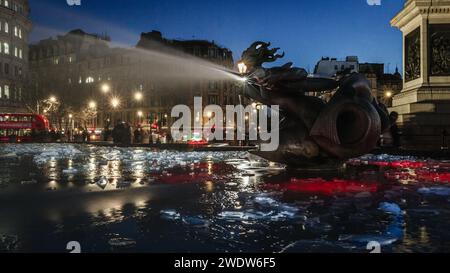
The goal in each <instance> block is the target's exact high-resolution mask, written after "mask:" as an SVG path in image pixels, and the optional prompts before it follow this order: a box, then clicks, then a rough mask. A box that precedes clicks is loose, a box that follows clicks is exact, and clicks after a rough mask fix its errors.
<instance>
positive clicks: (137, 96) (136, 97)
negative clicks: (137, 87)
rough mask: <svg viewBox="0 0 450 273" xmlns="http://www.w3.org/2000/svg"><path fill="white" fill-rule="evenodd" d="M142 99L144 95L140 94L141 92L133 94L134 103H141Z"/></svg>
mask: <svg viewBox="0 0 450 273" xmlns="http://www.w3.org/2000/svg"><path fill="white" fill-rule="evenodd" d="M143 98H144V95H143V94H142V92H136V93H134V99H135V100H136V101H141V100H142V99H143Z"/></svg>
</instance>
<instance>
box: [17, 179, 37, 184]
mask: <svg viewBox="0 0 450 273" xmlns="http://www.w3.org/2000/svg"><path fill="white" fill-rule="evenodd" d="M36 183H37V181H36V180H35V179H31V180H24V181H22V182H20V184H22V185H33V184H36Z"/></svg>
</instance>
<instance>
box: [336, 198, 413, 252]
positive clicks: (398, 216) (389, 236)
mask: <svg viewBox="0 0 450 273" xmlns="http://www.w3.org/2000/svg"><path fill="white" fill-rule="evenodd" d="M379 209H380V210H381V211H383V212H385V213H387V214H389V215H390V216H391V222H390V223H389V225H388V226H387V227H386V229H385V230H383V231H382V232H381V233H380V234H362V235H360V234H356V235H341V236H339V240H340V241H348V242H354V243H358V244H363V245H364V244H367V243H369V242H372V241H375V242H378V243H379V244H380V245H382V246H386V245H390V244H393V243H395V242H397V241H399V240H401V239H402V238H403V236H404V234H403V232H404V231H403V226H404V219H403V214H404V211H403V210H402V209H401V208H400V207H399V206H398V205H397V204H395V203H387V202H384V203H381V204H380V205H379Z"/></svg>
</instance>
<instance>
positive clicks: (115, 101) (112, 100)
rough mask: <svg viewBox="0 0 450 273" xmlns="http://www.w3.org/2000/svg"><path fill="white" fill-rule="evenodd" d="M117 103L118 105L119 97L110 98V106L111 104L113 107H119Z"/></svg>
mask: <svg viewBox="0 0 450 273" xmlns="http://www.w3.org/2000/svg"><path fill="white" fill-rule="evenodd" d="M119 105H120V100H119V98H112V99H111V106H112V107H113V108H117V107H119Z"/></svg>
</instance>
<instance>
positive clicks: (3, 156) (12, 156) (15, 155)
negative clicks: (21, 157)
mask: <svg viewBox="0 0 450 273" xmlns="http://www.w3.org/2000/svg"><path fill="white" fill-rule="evenodd" d="M0 158H1V159H3V158H4V159H12V158H17V154H16V153H7V154H2V155H0Z"/></svg>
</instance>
